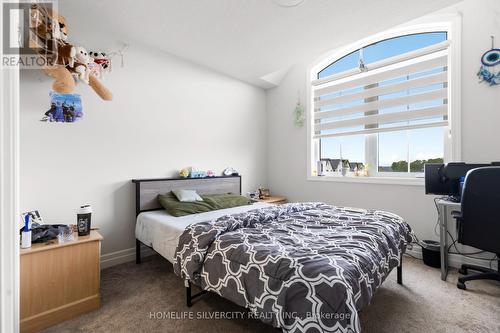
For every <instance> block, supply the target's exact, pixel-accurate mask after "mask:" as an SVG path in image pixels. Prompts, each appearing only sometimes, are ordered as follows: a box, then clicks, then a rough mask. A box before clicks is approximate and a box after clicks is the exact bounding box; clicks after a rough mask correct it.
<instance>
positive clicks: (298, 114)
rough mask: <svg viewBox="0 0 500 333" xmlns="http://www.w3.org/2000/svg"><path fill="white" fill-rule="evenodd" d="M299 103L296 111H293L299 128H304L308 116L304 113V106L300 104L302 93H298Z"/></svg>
mask: <svg viewBox="0 0 500 333" xmlns="http://www.w3.org/2000/svg"><path fill="white" fill-rule="evenodd" d="M297 95H298V101H297V105H296V106H295V109H294V110H293V117H294V123H295V126H297V127H302V126H304V122H305V121H306V114H305V111H304V106H303V105H302V104H301V103H300V91H298V92H297Z"/></svg>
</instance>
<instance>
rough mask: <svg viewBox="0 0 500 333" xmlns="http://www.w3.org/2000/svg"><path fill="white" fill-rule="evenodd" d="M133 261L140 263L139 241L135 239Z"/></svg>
mask: <svg viewBox="0 0 500 333" xmlns="http://www.w3.org/2000/svg"><path fill="white" fill-rule="evenodd" d="M135 263H136V264H140V263H141V241H139V240H138V239H136V240H135Z"/></svg>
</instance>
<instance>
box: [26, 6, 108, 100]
mask: <svg viewBox="0 0 500 333" xmlns="http://www.w3.org/2000/svg"><path fill="white" fill-rule="evenodd" d="M30 27H31V31H32V32H33V33H32V34H31V35H32V39H31V40H30V46H31V47H33V48H35V49H37V51H38V53H39V55H40V56H41V57H44V58H45V59H46V60H47V63H48V64H49V65H51V66H47V67H46V68H44V72H45V73H46V74H47V75H49V76H50V77H53V78H54V79H55V81H54V83H53V84H52V88H53V89H54V91H55V92H58V93H63V94H70V93H72V92H73V90H74V88H75V80H74V78H73V76H72V73H74V74H75V76H76V77H77V78H79V79H81V80H82V81H83V82H85V83H87V84H88V85H89V86H90V87H91V88H92V89H93V90H94V91H95V92H96V93H97V95H99V96H100V97H101V98H102V99H104V100H107V101H109V100H111V99H113V94H112V93H111V92H110V91H109V90H108V89H107V88H106V87H105V86H104V85H103V84H102V83H101V82H100V81H99V80H98V79H97V78H96V77H95V76H92V75H90V76H89V73H90V72H89V71H88V64H89V62H90V57H89V55H88V53H87V51H86V50H85V49H84V48H83V47H79V48H76V47H74V46H73V45H72V44H70V43H68V42H67V41H66V40H67V39H68V26H67V24H66V19H65V18H64V17H63V16H61V15H59V14H58V13H57V12H55V11H48V10H47V9H46V8H45V7H43V6H39V5H37V4H33V5H32V7H31V22H30ZM77 62H78V63H77Z"/></svg>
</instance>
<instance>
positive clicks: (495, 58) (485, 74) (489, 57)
mask: <svg viewBox="0 0 500 333" xmlns="http://www.w3.org/2000/svg"><path fill="white" fill-rule="evenodd" d="M481 64H482V65H481V68H480V69H479V72H478V73H477V76H478V78H479V82H486V83H489V85H490V86H495V85H498V84H500V71H497V72H496V73H495V66H497V65H500V49H496V48H495V37H494V36H491V49H490V50H488V51H486V52H485V53H484V54H483V56H482V57H481Z"/></svg>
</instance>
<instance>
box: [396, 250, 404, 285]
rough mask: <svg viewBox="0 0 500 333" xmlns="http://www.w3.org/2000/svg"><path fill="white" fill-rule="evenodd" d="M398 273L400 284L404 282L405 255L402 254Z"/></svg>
mask: <svg viewBox="0 0 500 333" xmlns="http://www.w3.org/2000/svg"><path fill="white" fill-rule="evenodd" d="M397 273H398V284H403V256H401V259H400V260H399V266H398V272H397Z"/></svg>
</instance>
